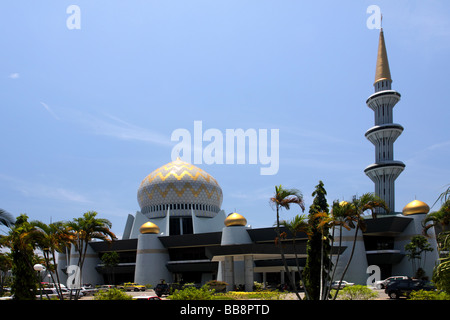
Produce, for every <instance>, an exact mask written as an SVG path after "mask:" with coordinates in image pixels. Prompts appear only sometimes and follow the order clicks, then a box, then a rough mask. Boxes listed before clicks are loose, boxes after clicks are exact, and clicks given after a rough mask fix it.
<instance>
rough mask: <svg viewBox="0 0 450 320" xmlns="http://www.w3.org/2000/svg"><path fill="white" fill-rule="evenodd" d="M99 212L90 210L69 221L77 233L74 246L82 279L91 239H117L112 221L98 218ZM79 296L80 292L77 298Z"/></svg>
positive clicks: (76, 296) (69, 224)
mask: <svg viewBox="0 0 450 320" xmlns="http://www.w3.org/2000/svg"><path fill="white" fill-rule="evenodd" d="M97 214H98V213H97V212H95V211H88V212H86V213H84V214H83V217H81V218H75V219H73V221H70V222H68V223H67V225H68V226H69V227H70V228H71V229H72V231H73V232H74V234H75V239H74V246H75V250H77V251H78V263H77V266H78V268H79V270H80V279H82V277H81V276H82V271H83V264H84V260H85V258H86V252H87V249H88V245H89V241H92V240H93V239H100V240H102V241H108V242H110V241H112V240H115V239H117V237H116V235H115V234H114V233H113V232H112V231H111V226H112V225H111V222H110V221H109V220H108V219H100V218H96V216H97ZM77 298H78V292H77V293H76V295H75V299H77Z"/></svg>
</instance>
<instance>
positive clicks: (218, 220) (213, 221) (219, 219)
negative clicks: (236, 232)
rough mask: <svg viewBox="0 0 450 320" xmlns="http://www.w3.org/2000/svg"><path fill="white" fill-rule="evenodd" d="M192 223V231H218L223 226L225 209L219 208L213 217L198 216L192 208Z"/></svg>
mask: <svg viewBox="0 0 450 320" xmlns="http://www.w3.org/2000/svg"><path fill="white" fill-rule="evenodd" d="M191 214H192V224H193V228H194V233H206V232H218V231H221V230H222V228H223V222H224V221H225V218H226V215H225V211H223V210H220V211H219V213H217V215H216V216H214V217H213V218H204V217H198V216H197V215H196V214H195V212H194V210H192V211H191Z"/></svg>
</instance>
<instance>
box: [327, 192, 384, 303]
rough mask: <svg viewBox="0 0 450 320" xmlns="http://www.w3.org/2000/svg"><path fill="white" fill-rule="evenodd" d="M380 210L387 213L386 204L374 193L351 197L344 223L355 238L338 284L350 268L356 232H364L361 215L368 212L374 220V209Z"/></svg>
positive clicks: (363, 222) (364, 227)
mask: <svg viewBox="0 0 450 320" xmlns="http://www.w3.org/2000/svg"><path fill="white" fill-rule="evenodd" d="M378 208H382V209H384V210H385V211H386V212H389V208H388V207H387V205H386V202H385V201H384V200H383V199H381V198H380V197H378V196H377V195H375V194H374V193H371V192H368V193H365V194H363V195H362V196H361V197H359V198H357V197H356V196H355V197H353V201H352V203H351V207H350V209H351V211H350V212H351V214H350V215H349V216H347V217H346V222H347V224H348V226H349V227H350V228H352V229H355V236H354V238H353V245H352V251H351V253H350V257H349V260H348V261H347V264H346V266H345V268H344V271H343V272H342V275H341V279H340V282H342V280H344V276H345V274H346V272H347V270H348V267H349V266H350V263H351V261H352V258H353V254H354V253H355V245H356V239H357V237H358V231H359V230H360V229H361V231H363V232H364V231H365V230H366V223H365V221H364V218H363V214H364V212H366V211H370V212H371V214H372V218H376V216H377V213H376V209H378ZM339 289H340V286H338V289H337V290H336V293H335V295H334V298H333V300H335V299H336V297H337V295H338V293H339Z"/></svg>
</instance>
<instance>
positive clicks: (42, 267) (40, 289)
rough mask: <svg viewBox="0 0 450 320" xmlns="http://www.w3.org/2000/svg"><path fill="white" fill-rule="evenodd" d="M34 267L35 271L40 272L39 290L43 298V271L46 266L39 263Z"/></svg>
mask: <svg viewBox="0 0 450 320" xmlns="http://www.w3.org/2000/svg"><path fill="white" fill-rule="evenodd" d="M33 269H34V270H35V271H37V272H38V274H39V291H40V293H41V300H42V288H41V271H44V270H45V267H44V266H43V265H42V264H40V263H37V264H35V265H34V266H33Z"/></svg>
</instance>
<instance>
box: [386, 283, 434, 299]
mask: <svg viewBox="0 0 450 320" xmlns="http://www.w3.org/2000/svg"><path fill="white" fill-rule="evenodd" d="M419 290H426V291H432V290H436V288H435V287H434V286H433V285H432V284H431V282H429V281H425V280H414V279H405V280H395V281H391V282H389V283H388V285H387V286H386V289H385V290H384V292H385V293H387V295H388V296H389V298H391V299H398V298H400V297H402V296H405V297H408V296H409V294H410V293H411V292H413V291H419Z"/></svg>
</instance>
